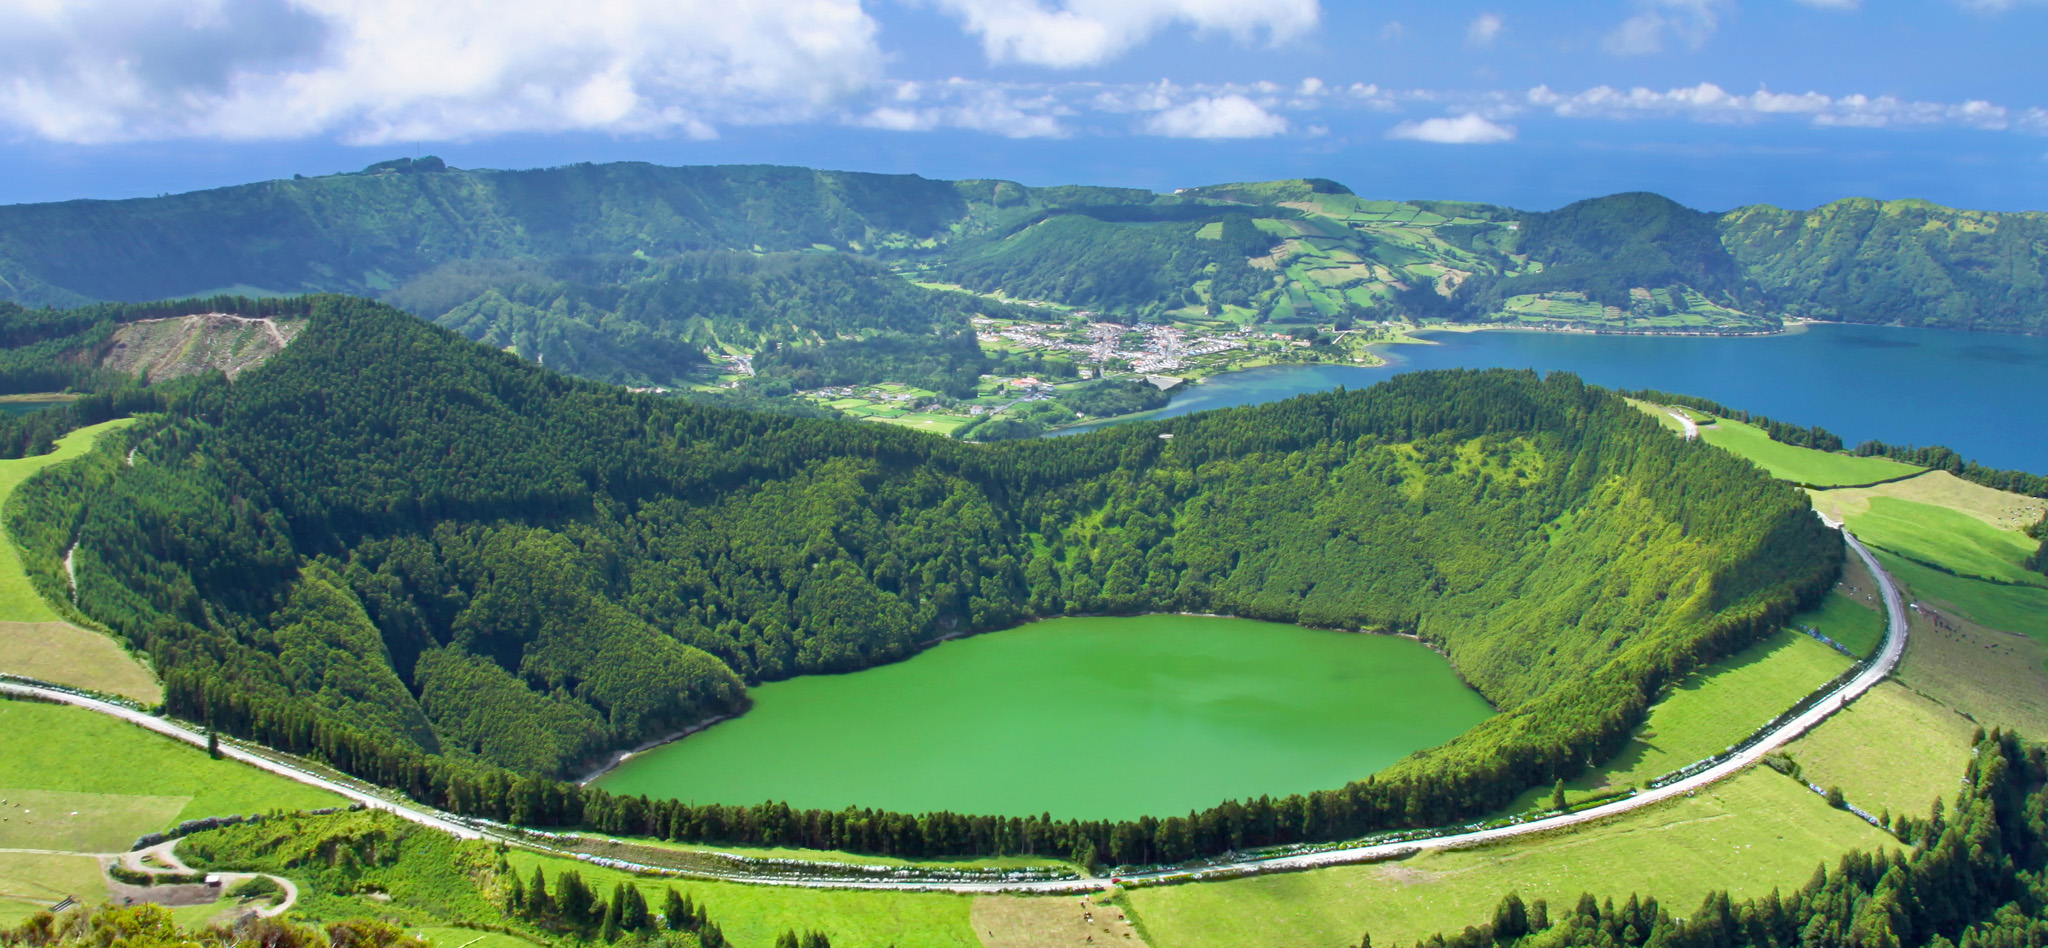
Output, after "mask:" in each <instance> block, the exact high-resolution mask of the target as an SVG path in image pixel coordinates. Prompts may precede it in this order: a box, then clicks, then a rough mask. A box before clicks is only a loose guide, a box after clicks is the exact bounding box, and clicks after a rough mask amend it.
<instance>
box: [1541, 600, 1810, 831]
mask: <svg viewBox="0 0 2048 948" xmlns="http://www.w3.org/2000/svg"><path fill="white" fill-rule="evenodd" d="M1850 664H1851V663H1850V660H1849V658H1848V657H1847V656H1845V655H1843V654H1842V653H1840V652H1837V651H1835V650H1834V649H1831V648H1828V647H1827V646H1825V645H1822V644H1820V643H1819V642H1817V641H1814V639H1813V638H1811V637H1810V636H1806V635H1801V634H1799V633H1797V632H1787V631H1780V632H1778V633H1776V634H1774V635H1772V636H1770V637H1769V638H1767V639H1764V640H1763V641H1762V642H1759V643H1757V644H1756V645H1753V646H1750V647H1749V648H1747V649H1745V650H1743V652H1742V653H1741V654H1739V655H1736V656H1734V657H1732V658H1728V659H1724V660H1722V661H1719V662H1715V663H1714V664H1712V665H1708V666H1706V667H1705V668H1702V669H1700V670H1699V671H1698V672H1695V673H1693V674H1692V675H1691V676H1689V677H1687V678H1686V680H1685V681H1683V682H1680V683H1679V684H1678V685H1677V686H1676V687H1674V688H1672V689H1671V691H1670V692H1669V694H1667V695H1666V696H1665V697H1664V699H1663V700H1661V701H1659V702H1657V704H1656V706H1655V707H1653V708H1651V709H1650V719H1649V720H1648V721H1647V722H1645V723H1644V724H1643V726H1642V728H1640V729H1639V730H1637V732H1636V736H1635V739H1634V740H1631V741H1630V742H1629V744H1628V746H1627V747H1626V748H1624V749H1623V750H1622V752H1621V753H1620V754H1619V755H1617V756H1616V757H1615V758H1614V760H1612V761H1610V762H1609V763H1608V765H1607V766H1606V767H1605V768H1603V769H1602V770H1601V771H1599V772H1596V773H1593V774H1588V775H1586V776H1584V777H1581V778H1579V779H1577V780H1574V781H1570V782H1568V783H1566V784H1565V787H1566V789H1567V790H1569V791H1574V792H1576V793H1590V792H1598V791H1602V790H1608V789H1614V788H1620V787H1627V786H1631V785H1640V784H1641V783H1642V782H1643V781H1645V780H1650V779H1652V778H1656V777H1661V776H1663V775H1665V774H1668V773H1670V772H1671V771H1674V770H1677V769H1678V768H1680V767H1683V766H1685V765H1687V764H1690V763H1692V762H1694V761H1696V760H1700V759H1702V758H1705V757H1710V756H1712V755H1714V754H1717V753H1720V752H1721V751H1722V750H1724V749H1726V748H1727V747H1728V745H1730V744H1733V743H1735V742H1736V741H1739V740H1742V739H1743V738H1745V737H1748V736H1749V735H1750V734H1751V733H1752V732H1754V731H1755V730H1756V729H1757V728H1759V727H1761V726H1763V725H1764V724H1765V723H1766V722H1768V721H1770V719H1772V718H1774V717H1776V716H1777V715H1778V713H1779V712H1781V711H1783V710H1785V709H1786V708H1789V707H1791V706H1792V704H1793V703H1794V702H1796V701H1798V700H1799V699H1800V698H1803V697H1805V696H1807V695H1808V694H1811V693H1813V691H1814V689H1816V688H1819V687H1820V686H1821V685H1824V684H1826V683H1827V682H1828V680H1829V679H1831V678H1834V677H1835V676H1836V675H1839V674H1841V673H1842V670H1843V669H1846V668H1848V667H1849V665H1850ZM1548 799H1549V789H1548V788H1540V787H1539V788H1536V789H1533V790H1531V791H1529V792H1528V793H1526V794H1523V795H1522V798H1521V799H1519V800H1517V801H1516V803H1515V805H1514V809H1517V810H1520V809H1527V808H1529V807H1532V806H1537V805H1541V804H1543V803H1545V802H1546V801H1547V800H1548Z"/></svg>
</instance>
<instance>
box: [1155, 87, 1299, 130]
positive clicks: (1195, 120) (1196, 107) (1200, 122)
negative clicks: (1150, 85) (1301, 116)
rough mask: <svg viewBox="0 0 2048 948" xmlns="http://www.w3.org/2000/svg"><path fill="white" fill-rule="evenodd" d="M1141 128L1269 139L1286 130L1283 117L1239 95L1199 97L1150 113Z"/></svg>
mask: <svg viewBox="0 0 2048 948" xmlns="http://www.w3.org/2000/svg"><path fill="white" fill-rule="evenodd" d="M1145 130H1146V131H1148V132H1151V133H1152V134H1154V135H1164V136H1166V137H1168V138H1271V137H1273V136H1274V135H1278V134H1280V133H1281V132H1285V131H1287V119H1286V118H1284V117H1282V116H1279V115H1274V114H1273V113H1271V112H1268V111H1266V110H1265V109H1264V108H1262V107H1260V105H1259V104H1258V103H1256V102H1253V101H1252V100H1250V99H1248V98H1245V97H1244V96H1242V95H1234V94H1233V95H1221V96H1214V97H1211V96H1203V97H1201V98H1198V99H1195V100H1194V101H1191V102H1188V103H1187V104H1185V105H1178V106H1175V107H1173V108H1170V109H1167V110H1166V111H1164V112H1161V113H1159V114H1157V115H1154V116H1152V118H1151V119H1149V120H1147V121H1146V122H1145Z"/></svg>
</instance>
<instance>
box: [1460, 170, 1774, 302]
mask: <svg viewBox="0 0 2048 948" xmlns="http://www.w3.org/2000/svg"><path fill="white" fill-rule="evenodd" d="M1715 224H1716V220H1715V217H1714V215H1712V214H1706V213H1702V212H1700V211H1695V210H1691V209H1689V208H1686V207H1683V206H1680V205H1679V204H1678V203H1677V202H1675V201H1672V200H1671V199H1669V198H1666V197H1661V196H1659V195H1655V194H1646V193H1640V192H1638V193H1633V194H1616V195H1612V196H1609V197H1603V198H1594V199H1592V200H1587V201H1580V202H1577V203H1575V204H1570V205H1567V206H1565V207H1562V208H1559V209H1557V210H1555V211H1549V212H1545V213H1540V214H1525V215H1522V217H1521V219H1520V225H1521V226H1520V228H1519V233H1518V236H1517V238H1516V240H1515V241H1514V243H1513V244H1512V245H1511V246H1512V252H1514V253H1516V254H1520V255H1525V256H1526V257H1527V258H1528V259H1530V260H1532V261H1534V262H1536V263H1538V264H1540V265H1541V267H1540V269H1532V270H1524V271H1523V272H1519V273H1514V274H1502V275H1500V276H1481V277H1475V278H1474V279H1471V280H1467V281H1465V282H1464V283H1463V284H1460V285H1459V287H1458V292H1457V294H1456V297H1455V305H1456V306H1457V307H1460V308H1462V310H1463V311H1464V313H1465V314H1468V318H1483V317H1484V316H1485V315H1487V314H1490V313H1495V312H1499V311H1500V310H1501V309H1502V307H1503V304H1504V302H1505V301H1506V299H1507V298H1508V297H1510V296H1515V295H1517V294H1523V293H1546V292H1558V291H1577V292H1581V293H1584V294H1586V297H1587V298H1588V299H1590V300H1593V301H1594V302H1597V303H1600V304H1602V305H1605V306H1615V307H1620V308H1622V309H1627V308H1628V307H1629V305H1630V294H1629V291H1630V290H1631V289H1633V288H1636V287H1645V288H1650V287H1666V286H1679V287H1685V286H1689V287H1692V288H1693V289H1695V290H1698V291H1699V292H1700V293H1702V294H1703V295H1705V296H1707V297H1709V298H1719V299H1724V300H1727V301H1728V302H1730V303H1733V302H1735V301H1736V300H1737V299H1738V298H1739V297H1742V296H1744V295H1745V294H1744V293H1743V291H1744V290H1745V289H1746V287H1745V279H1744V275H1743V273H1742V272H1741V268H1740V267H1739V266H1738V265H1737V264H1736V262H1735V258H1734V257H1732V256H1730V255H1729V253H1728V251H1727V249H1725V248H1723V247H1722V246H1721V240H1720V236H1719V234H1718V233H1717V232H1716V227H1715Z"/></svg>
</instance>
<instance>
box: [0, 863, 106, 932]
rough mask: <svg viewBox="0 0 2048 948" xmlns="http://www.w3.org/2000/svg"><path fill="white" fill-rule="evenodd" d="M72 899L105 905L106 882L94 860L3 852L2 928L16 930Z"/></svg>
mask: <svg viewBox="0 0 2048 948" xmlns="http://www.w3.org/2000/svg"><path fill="white" fill-rule="evenodd" d="M65 896H71V897H73V898H76V899H78V900H79V901H81V902H87V903H91V902H104V901H106V898H107V883H106V879H105V878H104V877H103V876H101V875H100V864H99V860H96V859H94V858H92V857H91V856H63V855H50V854H45V853H7V852H0V926H6V927H13V926H15V925H18V924H20V923H21V920H22V919H24V918H27V917H28V916H30V915H34V914H35V913H37V912H39V911H42V910H43V909H47V908H49V907H50V906H52V905H54V904H56V903H57V902H60V901H62V900H63V899H64V897H65Z"/></svg>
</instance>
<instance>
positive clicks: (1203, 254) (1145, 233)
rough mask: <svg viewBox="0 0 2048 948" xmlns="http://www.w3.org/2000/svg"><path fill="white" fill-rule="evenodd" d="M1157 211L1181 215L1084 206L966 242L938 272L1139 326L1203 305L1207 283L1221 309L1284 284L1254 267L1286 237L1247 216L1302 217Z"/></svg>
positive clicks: (1185, 208)
mask: <svg viewBox="0 0 2048 948" xmlns="http://www.w3.org/2000/svg"><path fill="white" fill-rule="evenodd" d="M1159 210H1160V211H1161V212H1166V211H1176V212H1179V213H1159V214H1155V215H1144V216H1140V215H1133V214H1129V213H1122V214H1117V213H1108V212H1106V211H1105V209H1101V208H1082V209H1075V210H1072V211H1068V212H1062V213H1058V214H1049V215H1046V216H1045V217H1044V218H1043V219H1042V220H1038V221H1034V222H1032V223H1031V224H1030V225H1029V226H1027V227H1024V228H1022V229H1021V230H1019V231H1017V232H1015V233H995V234H990V235H988V236H986V237H983V238H979V239H976V240H971V241H964V242H962V243H961V245H960V246H959V247H957V248H956V249H955V251H954V252H953V253H952V254H949V262H948V263H947V264H946V265H945V267H944V268H943V269H942V270H941V271H940V273H941V274H942V275H943V276H944V277H945V278H946V279H948V280H951V281H954V282H957V283H959V284H961V285H963V286H966V287H969V288H972V289H976V290H981V291H984V292H995V291H997V290H1002V291H1004V292H1007V293H1009V294H1011V295H1014V296H1019V297H1023V298H1026V299H1045V300H1053V301H1056V302H1061V303H1070V304H1073V305H1076V306H1091V307H1097V308H1105V309H1115V310H1118V311H1120V312H1124V313H1128V314H1130V315H1131V316H1133V317H1135V318H1139V319H1152V320H1159V319H1162V318H1163V314H1164V313H1165V312H1166V311H1168V310H1172V309H1178V308H1180V307H1182V306H1188V305H1196V304H1203V303H1205V302H1206V301H1205V300H1204V298H1203V297H1202V295H1201V294H1199V293H1197V292H1196V290H1195V284H1196V283H1197V282H1200V281H1209V287H1210V297H1211V298H1213V299H1214V301H1215V302H1216V303H1217V304H1218V305H1219V306H1220V305H1224V304H1228V305H1233V306H1251V305H1253V303H1254V300H1255V298H1256V297H1258V296H1259V295H1261V294H1263V293H1265V292H1266V291H1268V290H1271V289H1272V288H1273V285H1274V283H1275V281H1276V279H1277V277H1278V275H1277V274H1276V273H1274V272H1273V271H1272V270H1271V269H1259V268H1257V267H1254V266H1252V265H1251V262H1250V261H1251V258H1254V257H1264V256H1266V255H1268V254H1270V253H1271V252H1272V249H1273V246H1274V245H1275V244H1277V243H1279V238H1276V237H1274V236H1273V235H1271V234H1268V233H1266V232H1264V231H1261V230H1259V229H1258V228H1257V227H1255V226H1253V224H1252V214H1251V213H1250V212H1252V211H1256V213H1257V214H1258V215H1259V216H1261V217H1277V218H1294V217H1299V216H1301V214H1300V212H1299V211H1294V210H1291V209H1288V208H1278V207H1260V208H1250V209H1246V210H1235V209H1225V208H1218V207H1213V206H1205V205H1169V206H1168V207H1165V208H1160V209H1159ZM1226 210H1228V213H1226ZM1212 223H1215V224H1220V225H1221V227H1220V233H1219V235H1218V236H1216V237H1213V238H1204V237H1202V236H1201V231H1202V230H1203V228H1204V226H1205V225H1208V224H1212ZM1212 311H1213V308H1212Z"/></svg>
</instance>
